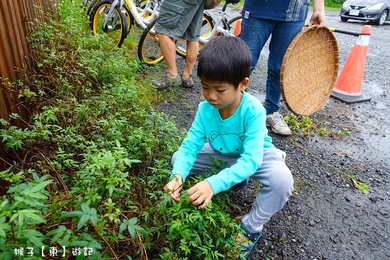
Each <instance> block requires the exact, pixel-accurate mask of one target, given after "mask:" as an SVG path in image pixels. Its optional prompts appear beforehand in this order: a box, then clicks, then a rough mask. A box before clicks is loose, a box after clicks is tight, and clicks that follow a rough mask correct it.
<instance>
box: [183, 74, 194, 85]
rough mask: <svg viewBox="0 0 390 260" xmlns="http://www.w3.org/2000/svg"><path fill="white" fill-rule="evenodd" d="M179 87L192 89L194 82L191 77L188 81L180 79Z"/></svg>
mask: <svg viewBox="0 0 390 260" xmlns="http://www.w3.org/2000/svg"><path fill="white" fill-rule="evenodd" d="M181 86H182V87H183V88H192V87H193V86H194V81H193V80H192V75H190V77H189V78H188V79H183V78H181Z"/></svg>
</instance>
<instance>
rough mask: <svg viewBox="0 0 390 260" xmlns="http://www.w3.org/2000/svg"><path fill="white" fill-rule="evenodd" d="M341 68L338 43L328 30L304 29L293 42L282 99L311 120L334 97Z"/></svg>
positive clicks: (282, 76) (285, 62) (283, 76)
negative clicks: (335, 85) (334, 89)
mask: <svg viewBox="0 0 390 260" xmlns="http://www.w3.org/2000/svg"><path fill="white" fill-rule="evenodd" d="M338 68H339V52H338V47H337V41H336V38H335V37H334V35H333V33H332V32H331V31H330V30H329V29H328V28H327V27H320V28H319V27H317V26H311V27H306V28H304V29H303V30H302V31H301V32H300V33H298V35H297V36H296V37H295V38H294V40H293V41H292V42H291V44H290V46H289V47H288V49H287V51H286V53H285V56H284V58H283V63H282V67H281V70H280V83H281V90H282V96H283V99H284V101H285V102H286V104H287V106H288V107H289V108H290V109H291V110H292V111H293V112H295V113H297V114H299V115H304V116H308V115H311V114H313V113H314V112H316V111H317V110H318V109H320V108H321V107H322V106H323V105H324V104H325V102H326V101H327V100H328V98H329V96H330V94H331V93H332V90H333V87H334V84H335V82H336V79H337V75H338Z"/></svg>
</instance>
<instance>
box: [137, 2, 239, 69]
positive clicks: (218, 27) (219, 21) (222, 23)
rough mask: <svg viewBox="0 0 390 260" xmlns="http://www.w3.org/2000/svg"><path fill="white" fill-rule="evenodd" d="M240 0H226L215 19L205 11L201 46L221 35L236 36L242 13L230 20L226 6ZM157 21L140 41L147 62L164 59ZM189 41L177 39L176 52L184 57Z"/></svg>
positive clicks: (139, 50) (152, 63)
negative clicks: (157, 33) (155, 27)
mask: <svg viewBox="0 0 390 260" xmlns="http://www.w3.org/2000/svg"><path fill="white" fill-rule="evenodd" d="M238 2H239V0H226V2H225V4H224V5H223V7H222V9H221V11H219V14H218V17H217V18H216V20H214V19H213V18H212V17H211V16H210V14H208V12H207V11H205V12H204V16H203V24H202V29H201V34H200V35H201V36H200V37H199V48H200V49H201V48H203V46H204V45H205V44H206V43H207V42H208V41H209V40H210V39H212V38H214V37H215V36H219V35H229V36H236V35H235V34H234V29H235V26H236V24H237V22H241V19H242V17H241V15H237V16H236V17H234V18H232V19H230V20H228V18H227V15H226V8H227V6H228V4H237V3H238ZM155 23H156V21H155V20H154V21H153V22H151V23H150V24H149V25H148V27H147V28H146V29H145V30H144V31H143V33H142V35H141V37H140V40H139V43H138V58H139V59H140V60H141V61H142V62H143V63H145V64H148V65H155V64H157V63H159V62H161V61H162V60H163V59H164V56H163V55H162V53H161V50H160V46H159V42H158V37H157V35H156V31H155V30H154V26H155ZM186 48H187V42H186V41H185V40H184V39H179V40H178V41H176V53H177V54H178V55H180V56H182V57H185V56H186Z"/></svg>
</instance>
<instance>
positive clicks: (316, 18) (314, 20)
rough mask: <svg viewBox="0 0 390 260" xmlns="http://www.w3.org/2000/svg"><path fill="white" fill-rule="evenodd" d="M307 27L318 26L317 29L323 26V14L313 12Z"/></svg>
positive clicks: (321, 12)
mask: <svg viewBox="0 0 390 260" xmlns="http://www.w3.org/2000/svg"><path fill="white" fill-rule="evenodd" d="M309 25H318V27H323V26H324V25H325V12H323V11H318V12H313V14H312V16H311V17H310V22H309Z"/></svg>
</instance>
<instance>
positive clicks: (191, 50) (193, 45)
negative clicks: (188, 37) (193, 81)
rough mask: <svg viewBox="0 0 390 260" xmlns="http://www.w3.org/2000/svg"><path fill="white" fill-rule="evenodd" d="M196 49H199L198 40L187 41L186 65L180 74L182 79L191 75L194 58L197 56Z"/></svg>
mask: <svg viewBox="0 0 390 260" xmlns="http://www.w3.org/2000/svg"><path fill="white" fill-rule="evenodd" d="M198 51H199V42H197V41H196V42H189V41H187V50H186V52H187V56H186V66H185V68H184V71H183V74H182V78H183V79H188V78H189V77H190V76H191V75H192V70H193V69H194V66H195V62H196V58H197V57H198Z"/></svg>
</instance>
